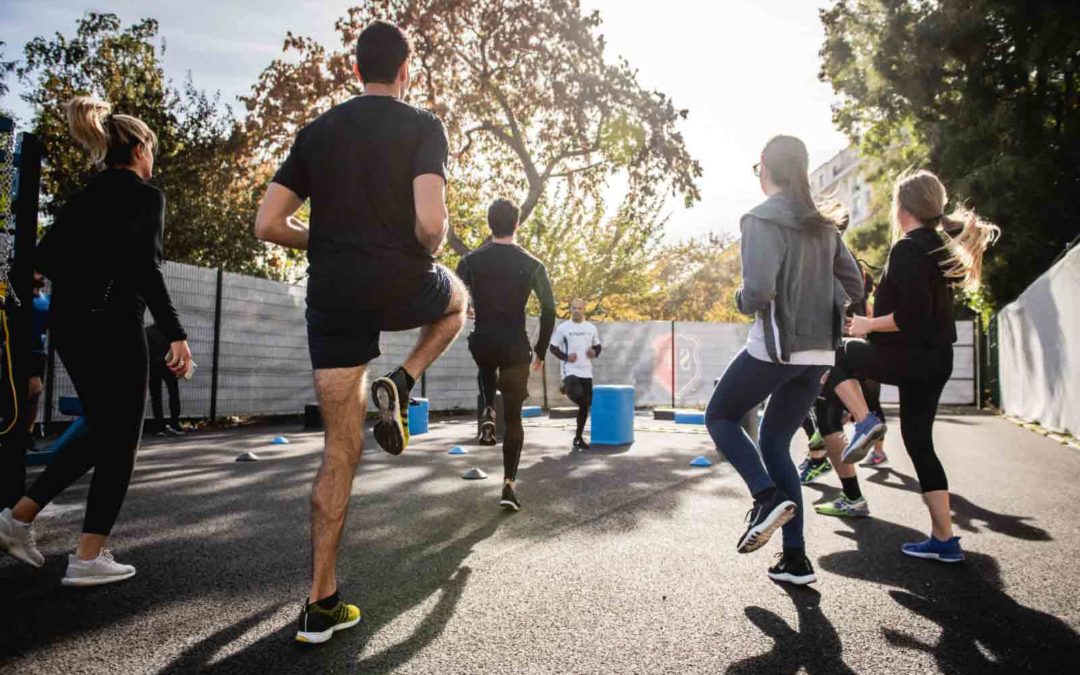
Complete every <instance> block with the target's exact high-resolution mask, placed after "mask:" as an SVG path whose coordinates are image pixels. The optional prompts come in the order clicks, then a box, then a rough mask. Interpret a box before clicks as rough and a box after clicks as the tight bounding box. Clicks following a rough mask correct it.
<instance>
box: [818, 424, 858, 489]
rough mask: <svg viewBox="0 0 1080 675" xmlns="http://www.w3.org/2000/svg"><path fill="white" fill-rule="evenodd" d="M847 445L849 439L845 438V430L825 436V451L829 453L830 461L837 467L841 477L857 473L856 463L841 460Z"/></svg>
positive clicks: (838, 474)
mask: <svg viewBox="0 0 1080 675" xmlns="http://www.w3.org/2000/svg"><path fill="white" fill-rule="evenodd" d="M845 447H847V439H846V438H844V432H843V431H838V432H836V433H835V434H829V435H828V436H826V437H825V450H824V452H826V453H827V454H828V455H829V463H830V464H832V467H833V468H834V469H836V475H837V476H839V477H840V478H851V477H852V476H854V475H855V465H854V464H847V463H846V462H844V461H842V460H841V456H842V455H843V454H844V448H845Z"/></svg>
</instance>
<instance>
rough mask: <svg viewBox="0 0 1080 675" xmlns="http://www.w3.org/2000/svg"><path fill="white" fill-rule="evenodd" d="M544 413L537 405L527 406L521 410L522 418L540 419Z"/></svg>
mask: <svg viewBox="0 0 1080 675" xmlns="http://www.w3.org/2000/svg"><path fill="white" fill-rule="evenodd" d="M543 414H544V411H543V410H541V409H540V406H538V405H527V406H524V407H522V408H521V416H522V417H540V416H541V415H543Z"/></svg>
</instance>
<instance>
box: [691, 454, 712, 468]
mask: <svg viewBox="0 0 1080 675" xmlns="http://www.w3.org/2000/svg"><path fill="white" fill-rule="evenodd" d="M690 466H712V460H710V459H709V458H708V457H706V456H705V455H698V456H697V457H695V458H693V459H692V460H690Z"/></svg>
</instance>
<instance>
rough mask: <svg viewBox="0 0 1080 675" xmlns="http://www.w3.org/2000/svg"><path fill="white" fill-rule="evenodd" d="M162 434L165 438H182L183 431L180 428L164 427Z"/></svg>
mask: <svg viewBox="0 0 1080 675" xmlns="http://www.w3.org/2000/svg"><path fill="white" fill-rule="evenodd" d="M163 433H164V434H165V435H167V436H183V435H184V430H183V429H181V428H180V427H174V426H172V425H170V426H167V427H165V429H164V430H163Z"/></svg>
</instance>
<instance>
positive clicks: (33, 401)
mask: <svg viewBox="0 0 1080 675" xmlns="http://www.w3.org/2000/svg"><path fill="white" fill-rule="evenodd" d="M44 388H45V387H44V385H43V384H42V382H41V378H40V377H31V378H30V398H29V401H28V402H29V404H30V405H29V406H28V407H29V410H28V411H27V415H26V430H27V431H29V432H30V433H31V434H32V433H34V425H35V424H37V416H38V406H39V404H40V403H41V392H42V390H43V389H44Z"/></svg>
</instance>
